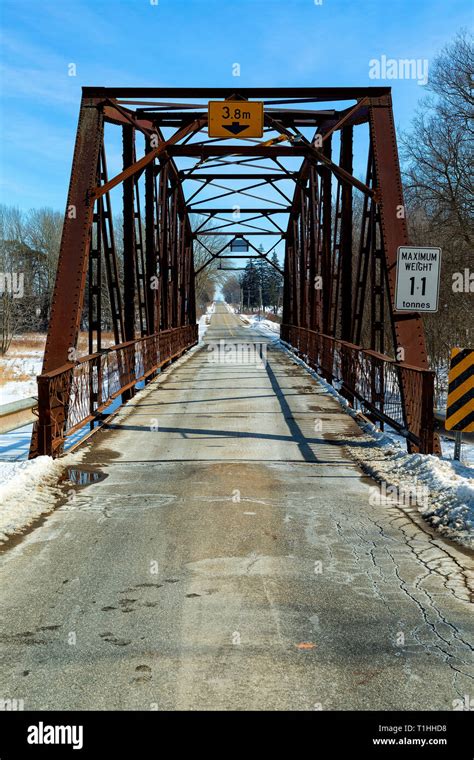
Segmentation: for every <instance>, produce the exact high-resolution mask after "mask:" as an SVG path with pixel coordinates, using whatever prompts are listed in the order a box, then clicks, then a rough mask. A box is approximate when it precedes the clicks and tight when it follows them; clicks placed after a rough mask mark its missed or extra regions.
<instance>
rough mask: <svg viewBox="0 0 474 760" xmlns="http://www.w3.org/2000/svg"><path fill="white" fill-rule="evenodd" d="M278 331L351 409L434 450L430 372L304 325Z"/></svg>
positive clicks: (429, 451)
mask: <svg viewBox="0 0 474 760" xmlns="http://www.w3.org/2000/svg"><path fill="white" fill-rule="evenodd" d="M280 336H281V339H282V340H283V341H284V342H286V343H287V344H288V345H289V347H290V348H291V349H293V350H294V351H295V352H296V353H297V354H299V355H300V356H301V357H302V358H304V360H305V361H306V363H307V364H309V366H310V367H312V368H313V369H315V370H316V371H317V372H318V374H320V375H322V376H323V377H324V378H325V379H326V380H327V381H328V382H329V383H331V385H333V386H335V387H336V388H337V390H338V391H339V392H340V393H341V394H342V395H343V396H344V397H345V398H347V400H348V401H349V403H350V404H351V405H352V406H353V407H354V408H360V409H361V410H362V411H364V412H365V413H366V414H367V416H368V417H369V419H371V420H372V421H378V422H381V423H382V424H384V423H385V424H388V425H390V426H391V427H392V428H393V429H394V430H396V431H397V432H398V433H399V434H400V435H403V436H404V437H405V438H406V439H407V440H409V441H410V442H411V443H413V444H414V445H415V446H416V447H418V448H419V450H420V452H421V453H424V454H432V453H433V451H434V415H433V400H434V374H435V373H434V372H432V371H431V370H424V369H420V367H413V366H412V365H410V364H405V363H404V362H397V361H395V360H394V359H392V358H391V357H389V356H386V355H385V354H380V353H378V352H377V351H370V350H367V349H364V348H362V347H361V346H357V345H355V344H353V343H348V342H346V341H342V340H338V339H336V338H332V337H330V336H329V335H324V334H322V333H317V332H314V331H313V330H308V329H306V328H303V327H293V326H292V325H281V331H280ZM408 399H409V402H410V403H409V404H408V403H406V402H407V400H408Z"/></svg>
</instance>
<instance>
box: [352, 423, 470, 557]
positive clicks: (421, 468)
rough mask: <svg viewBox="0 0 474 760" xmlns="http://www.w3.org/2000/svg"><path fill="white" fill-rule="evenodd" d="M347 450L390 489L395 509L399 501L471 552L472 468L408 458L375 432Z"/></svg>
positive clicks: (423, 457) (432, 458) (433, 459)
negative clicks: (391, 487) (414, 508)
mask: <svg viewBox="0 0 474 760" xmlns="http://www.w3.org/2000/svg"><path fill="white" fill-rule="evenodd" d="M367 427H372V426H371V425H370V424H369V425H367ZM361 444H362V445H361ZM348 449H349V451H350V452H351V454H352V456H353V457H354V459H356V461H357V462H359V464H360V465H361V466H362V468H363V469H364V470H365V471H366V472H367V473H369V474H370V475H372V476H373V477H375V479H376V480H378V481H380V482H382V483H386V484H390V485H391V486H393V487H395V490H394V491H393V492H394V493H396V494H397V500H396V501H395V505H396V503H397V501H399V502H400V501H401V502H402V504H403V508H405V507H406V506H413V507H416V509H417V510H418V512H419V513H420V514H421V515H422V516H423V518H424V519H425V520H426V521H427V522H428V523H429V524H430V525H431V526H432V527H433V528H435V529H436V530H437V531H438V532H439V533H440V534H441V535H443V536H445V537H446V538H450V539H452V540H454V541H456V542H457V543H460V544H463V545H464V546H467V547H470V548H474V469H473V468H472V467H466V466H464V465H462V464H461V463H460V462H455V461H448V460H446V459H440V458H438V457H436V456H431V455H425V454H408V453H407V452H406V451H404V450H403V449H402V448H401V447H400V445H399V444H398V443H394V441H393V440H392V439H391V438H390V436H388V435H383V434H381V433H377V431H376V430H375V428H374V429H373V430H372V431H371V433H369V434H367V435H366V436H364V438H362V439H361V438H357V439H356V438H354V446H353V447H352V446H351V445H350V443H349V445H348ZM404 494H407V495H408V496H407V498H404Z"/></svg>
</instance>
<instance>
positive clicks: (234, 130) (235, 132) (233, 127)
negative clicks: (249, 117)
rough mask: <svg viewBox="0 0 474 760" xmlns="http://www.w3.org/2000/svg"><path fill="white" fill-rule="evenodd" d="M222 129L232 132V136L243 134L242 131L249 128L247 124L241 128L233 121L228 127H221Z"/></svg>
mask: <svg viewBox="0 0 474 760" xmlns="http://www.w3.org/2000/svg"><path fill="white" fill-rule="evenodd" d="M222 126H223V128H224V129H228V130H229V132H232V134H233V135H238V134H239V132H243V131H244V129H248V128H249V126H250V125H249V124H246V125H245V126H242V124H239V122H238V121H233V122H232V124H231V125H230V127H228V126H226V125H225V124H223V125H222Z"/></svg>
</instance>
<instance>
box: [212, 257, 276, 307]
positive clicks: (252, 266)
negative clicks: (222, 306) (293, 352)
mask: <svg viewBox="0 0 474 760" xmlns="http://www.w3.org/2000/svg"><path fill="white" fill-rule="evenodd" d="M259 250H260V253H262V254H263V253H264V249H263V246H260V247H259ZM270 261H271V263H270V262H269V261H268V260H267V259H265V258H263V256H262V257H261V258H257V259H250V260H249V261H248V262H247V264H246V266H245V269H244V270H243V272H242V273H241V274H240V275H239V276H237V275H230V276H228V277H227V278H226V280H225V282H224V284H223V286H222V294H223V296H224V298H225V300H226V301H227V302H228V303H231V304H234V305H238V306H239V308H240V309H244V310H247V311H254V310H255V309H262V308H263V309H271V310H272V311H273V313H274V314H277V313H278V311H279V309H280V307H281V305H282V293H283V276H282V274H281V272H280V264H279V261H278V256H277V254H276V251H273V254H272V256H271V259H270Z"/></svg>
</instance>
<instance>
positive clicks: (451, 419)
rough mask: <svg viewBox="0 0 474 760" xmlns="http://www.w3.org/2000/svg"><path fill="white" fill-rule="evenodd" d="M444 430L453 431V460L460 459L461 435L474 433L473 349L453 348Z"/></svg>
mask: <svg viewBox="0 0 474 760" xmlns="http://www.w3.org/2000/svg"><path fill="white" fill-rule="evenodd" d="M444 426H445V428H446V430H454V431H455V433H456V435H455V440H454V459H457V460H458V461H459V459H460V457H461V439H462V434H463V432H464V433H472V432H474V349H471V348H453V349H452V351H451V364H450V368H449V377H448V400H447V402H446V422H445V424H444Z"/></svg>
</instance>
